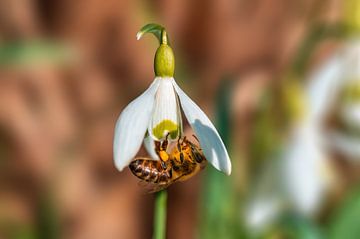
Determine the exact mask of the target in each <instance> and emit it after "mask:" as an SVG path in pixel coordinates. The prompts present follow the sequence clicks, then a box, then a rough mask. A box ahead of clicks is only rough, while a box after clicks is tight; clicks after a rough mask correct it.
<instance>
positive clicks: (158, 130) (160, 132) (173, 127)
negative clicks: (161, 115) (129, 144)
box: [152, 120, 180, 139]
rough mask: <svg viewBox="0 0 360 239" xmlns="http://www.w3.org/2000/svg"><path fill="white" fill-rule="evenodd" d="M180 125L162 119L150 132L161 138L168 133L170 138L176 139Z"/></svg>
mask: <svg viewBox="0 0 360 239" xmlns="http://www.w3.org/2000/svg"><path fill="white" fill-rule="evenodd" d="M179 132H180V127H179V125H178V124H176V123H175V122H173V121H171V120H163V121H161V122H160V123H159V124H158V125H156V126H155V127H154V128H153V129H152V134H153V135H154V136H155V137H156V138H158V139H161V138H163V137H166V135H167V134H169V137H170V138H171V139H176V138H177V137H178V136H179Z"/></svg>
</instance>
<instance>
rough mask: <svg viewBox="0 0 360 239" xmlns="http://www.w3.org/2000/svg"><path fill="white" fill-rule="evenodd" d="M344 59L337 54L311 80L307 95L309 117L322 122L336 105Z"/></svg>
mask: <svg viewBox="0 0 360 239" xmlns="http://www.w3.org/2000/svg"><path fill="white" fill-rule="evenodd" d="M342 66H343V64H342V58H341V56H340V55H339V54H335V55H334V56H333V57H332V58H330V59H329V60H328V61H327V62H325V64H324V65H323V66H322V67H321V68H320V69H319V70H318V71H316V72H315V74H313V75H312V76H311V77H310V79H309V85H308V86H307V89H306V93H307V95H308V103H309V107H310V108H309V117H310V118H311V119H312V120H313V121H317V122H321V121H322V120H323V119H324V117H325V115H326V113H328V111H329V109H330V107H332V105H333V104H334V101H335V97H336V95H337V92H338V89H339V84H340V83H341V80H342V73H343V68H342Z"/></svg>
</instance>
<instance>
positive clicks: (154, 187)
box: [138, 180, 173, 193]
mask: <svg viewBox="0 0 360 239" xmlns="http://www.w3.org/2000/svg"><path fill="white" fill-rule="evenodd" d="M172 183H173V182H170V183H166V184H157V183H150V182H146V181H144V180H140V181H139V183H138V185H139V186H140V187H142V188H144V189H145V190H146V193H156V192H159V191H161V190H163V189H165V188H167V187H169V186H170V185H171V184H172Z"/></svg>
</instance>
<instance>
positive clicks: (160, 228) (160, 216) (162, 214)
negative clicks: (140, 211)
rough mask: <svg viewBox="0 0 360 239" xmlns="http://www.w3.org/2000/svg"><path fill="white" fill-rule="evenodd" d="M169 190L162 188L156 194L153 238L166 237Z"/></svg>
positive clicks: (160, 238)
mask: <svg viewBox="0 0 360 239" xmlns="http://www.w3.org/2000/svg"><path fill="white" fill-rule="evenodd" d="M166 203H167V191H166V190H161V191H160V192H157V193H156V194H155V208H154V233H153V239H165V238H166V206H167V204H166Z"/></svg>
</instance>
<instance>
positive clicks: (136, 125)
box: [114, 24, 231, 175]
mask: <svg viewBox="0 0 360 239" xmlns="http://www.w3.org/2000/svg"><path fill="white" fill-rule="evenodd" d="M145 33H153V34H154V35H155V36H156V37H157V38H158V39H159V42H160V46H159V47H158V49H157V51H156V54H155V59H154V71H155V79H154V81H153V82H152V84H151V85H150V87H149V88H148V89H147V90H146V91H145V92H144V93H143V94H141V95H140V96H139V97H137V98H136V99H135V100H133V101H132V102H131V103H130V104H129V105H128V106H126V108H125V109H124V110H123V111H122V113H121V114H120V116H119V118H118V120H117V122H116V126H115V136H114V161H115V165H116V167H117V168H118V169H119V170H120V171H121V170H123V169H124V168H125V167H126V166H127V165H128V164H129V163H130V162H131V160H132V159H133V158H134V157H135V155H136V153H137V152H138V151H139V149H140V147H141V144H142V142H143V141H144V138H145V141H144V143H145V147H146V149H147V150H148V151H149V153H150V156H151V157H152V158H154V159H158V157H157V155H156V154H155V152H154V141H162V140H164V139H165V137H167V135H168V137H169V140H177V139H178V138H179V137H181V135H182V128H183V126H182V118H181V110H182V111H183V113H184V115H185V117H186V119H187V121H188V122H189V124H190V126H191V127H192V129H193V131H194V133H195V135H196V136H197V138H198V139H199V143H200V146H201V148H202V150H203V153H204V155H205V157H206V159H207V160H208V161H209V162H210V163H211V164H212V165H213V166H214V167H215V168H216V169H218V170H220V171H222V172H224V173H226V174H228V175H229V174H230V173H231V162H230V159H229V156H228V153H227V150H226V148H225V146H224V143H223V142H222V140H221V138H220V136H219V134H218V132H217V131H216V129H215V127H214V125H213V124H212V123H211V121H210V120H209V118H208V117H207V116H206V114H205V113H204V112H203V111H202V110H201V109H200V108H199V106H197V105H196V104H195V103H194V102H193V101H192V100H191V99H190V98H189V96H187V95H186V94H185V93H184V91H183V90H182V89H181V88H180V87H179V86H178V84H177V83H176V82H175V79H174V77H173V75H174V69H175V59H174V54H173V51H172V49H171V47H170V46H169V43H168V37H167V34H166V31H165V29H164V28H163V27H161V26H159V25H156V24H148V25H146V26H144V27H143V28H142V29H141V30H140V31H139V32H138V34H137V39H140V38H141V37H142V36H143V34H145ZM145 136H146V137H145Z"/></svg>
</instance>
